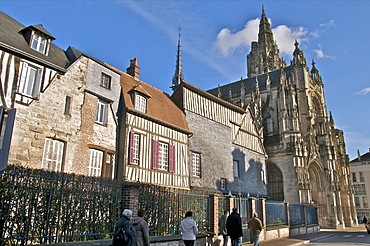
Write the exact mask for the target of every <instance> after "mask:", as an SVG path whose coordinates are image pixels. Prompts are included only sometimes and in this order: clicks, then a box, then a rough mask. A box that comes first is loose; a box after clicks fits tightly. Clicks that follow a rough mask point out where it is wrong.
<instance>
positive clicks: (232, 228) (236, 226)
mask: <svg viewBox="0 0 370 246" xmlns="http://www.w3.org/2000/svg"><path fill="white" fill-rule="evenodd" d="M226 230H227V235H228V236H229V237H230V239H231V245H232V246H240V245H241V243H242V236H243V231H242V219H241V218H240V215H239V214H238V208H233V211H232V213H231V214H230V215H229V217H227V220H226Z"/></svg>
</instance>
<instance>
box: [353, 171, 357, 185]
mask: <svg viewBox="0 0 370 246" xmlns="http://www.w3.org/2000/svg"><path fill="white" fill-rule="evenodd" d="M352 182H353V183H356V182H357V179H356V173H352Z"/></svg>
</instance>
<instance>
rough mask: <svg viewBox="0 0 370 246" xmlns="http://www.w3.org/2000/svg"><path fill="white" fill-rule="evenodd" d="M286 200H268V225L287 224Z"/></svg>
mask: <svg viewBox="0 0 370 246" xmlns="http://www.w3.org/2000/svg"><path fill="white" fill-rule="evenodd" d="M287 224H288V220H287V210H286V203H285V202H278V201H266V226H277V225H287Z"/></svg>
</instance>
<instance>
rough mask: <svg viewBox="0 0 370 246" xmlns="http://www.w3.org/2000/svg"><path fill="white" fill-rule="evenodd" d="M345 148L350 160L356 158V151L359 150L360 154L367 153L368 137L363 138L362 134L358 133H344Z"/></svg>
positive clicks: (369, 145) (369, 138)
mask: <svg viewBox="0 0 370 246" xmlns="http://www.w3.org/2000/svg"><path fill="white" fill-rule="evenodd" d="M344 136H345V140H346V146H347V150H348V154H349V155H350V156H351V159H354V158H356V157H357V150H360V151H361V153H363V152H364V151H367V150H368V149H369V147H370V137H369V136H364V134H363V133H359V132H346V131H345V132H344Z"/></svg>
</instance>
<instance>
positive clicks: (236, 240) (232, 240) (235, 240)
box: [231, 237, 242, 246]
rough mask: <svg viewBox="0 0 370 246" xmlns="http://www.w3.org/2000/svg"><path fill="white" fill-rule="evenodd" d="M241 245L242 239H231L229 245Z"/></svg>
mask: <svg viewBox="0 0 370 246" xmlns="http://www.w3.org/2000/svg"><path fill="white" fill-rule="evenodd" d="M241 244H242V238H241V237H239V238H232V239H231V245H232V246H240V245H241Z"/></svg>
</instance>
